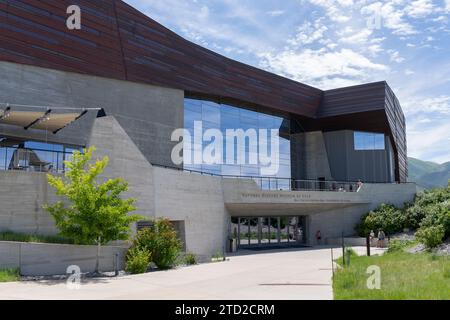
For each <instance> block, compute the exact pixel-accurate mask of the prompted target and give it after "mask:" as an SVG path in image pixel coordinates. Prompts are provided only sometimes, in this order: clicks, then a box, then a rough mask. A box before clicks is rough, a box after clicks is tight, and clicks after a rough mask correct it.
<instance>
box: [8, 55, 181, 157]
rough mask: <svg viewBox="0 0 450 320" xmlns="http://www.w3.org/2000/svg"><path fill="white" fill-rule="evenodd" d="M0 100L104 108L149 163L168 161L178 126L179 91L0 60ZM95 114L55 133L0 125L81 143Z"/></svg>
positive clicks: (31, 134) (13, 131) (44, 137)
mask: <svg viewBox="0 0 450 320" xmlns="http://www.w3.org/2000/svg"><path fill="white" fill-rule="evenodd" d="M0 75H1V77H0V102H2V103H11V104H22V105H40V106H50V107H73V108H96V107H100V108H104V109H105V112H106V114H107V115H112V116H114V117H115V118H116V119H117V121H118V122H119V123H120V124H121V126H122V128H123V129H124V130H125V132H127V134H128V135H129V137H130V138H131V140H133V142H134V143H135V144H136V146H137V147H138V148H139V149H140V150H141V152H142V154H144V156H145V157H146V158H147V160H149V161H150V162H151V163H157V164H163V165H173V163H172V161H171V159H170V155H171V151H172V148H173V146H174V145H175V144H176V142H172V141H170V136H171V134H172V132H173V130H175V129H178V128H183V124H184V92H183V91H182V90H175V89H169V88H162V87H156V86H151V85H145V84H139V83H134V82H131V81H120V80H114V79H107V78H100V77H94V76H88V75H81V74H77V73H71V72H63V71H56V70H52V69H45V68H39V67H33V66H27V65H21V64H15V63H9V62H3V61H0ZM95 116H96V113H95V112H94V113H88V115H87V116H85V117H83V118H81V119H80V120H78V121H76V122H75V123H74V124H71V125H70V126H68V127H67V128H65V129H63V130H61V131H60V132H58V134H56V135H53V134H47V133H46V132H45V131H42V130H33V129H31V130H24V129H23V128H19V127H14V126H8V125H1V124H0V135H1V134H5V135H8V134H9V135H11V136H17V137H24V138H32V139H39V140H42V141H47V140H48V141H53V142H60V143H67V144H74V145H80V146H84V145H86V144H87V143H88V139H89V137H90V132H91V129H92V123H93V120H94V119H93V117H94V118H95Z"/></svg>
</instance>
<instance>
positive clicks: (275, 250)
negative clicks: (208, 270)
mask: <svg viewBox="0 0 450 320" xmlns="http://www.w3.org/2000/svg"><path fill="white" fill-rule="evenodd" d="M339 248H341V247H340V246H334V245H323V246H296V247H272V248H271V247H264V248H262V249H258V250H255V249H254V248H252V249H249V248H246V249H240V250H239V251H237V252H233V253H228V254H227V257H238V256H247V255H256V254H267V253H282V252H294V251H317V250H325V249H339Z"/></svg>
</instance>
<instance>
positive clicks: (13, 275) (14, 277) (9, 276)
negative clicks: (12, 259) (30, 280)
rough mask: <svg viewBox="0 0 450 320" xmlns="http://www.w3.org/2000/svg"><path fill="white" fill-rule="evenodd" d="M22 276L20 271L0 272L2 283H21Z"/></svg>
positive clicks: (8, 270) (7, 270)
mask: <svg viewBox="0 0 450 320" xmlns="http://www.w3.org/2000/svg"><path fill="white" fill-rule="evenodd" d="M19 280H20V275H19V270H18V269H6V270H0V282H12V281H19Z"/></svg>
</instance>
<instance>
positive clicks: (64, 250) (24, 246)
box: [0, 241, 127, 276]
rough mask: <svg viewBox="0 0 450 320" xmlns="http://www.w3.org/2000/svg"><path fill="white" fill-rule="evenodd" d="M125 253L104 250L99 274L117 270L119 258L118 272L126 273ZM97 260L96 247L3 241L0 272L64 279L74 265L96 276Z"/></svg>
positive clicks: (112, 248)
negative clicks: (8, 269)
mask: <svg viewBox="0 0 450 320" xmlns="http://www.w3.org/2000/svg"><path fill="white" fill-rule="evenodd" d="M126 251H127V248H126V247H117V246H103V247H102V249H101V251H100V265H99V269H100V271H102V272H108V271H114V270H115V255H116V254H118V268H119V270H123V269H124V267H125V255H126ZM96 256H97V247H96V246H78V245H65V244H47V243H23V242H6V241H0V269H6V268H19V269H20V274H21V275H23V276H49V275H63V274H66V272H67V268H68V267H69V266H72V265H75V266H78V267H79V268H80V271H81V273H86V272H93V271H95V263H96Z"/></svg>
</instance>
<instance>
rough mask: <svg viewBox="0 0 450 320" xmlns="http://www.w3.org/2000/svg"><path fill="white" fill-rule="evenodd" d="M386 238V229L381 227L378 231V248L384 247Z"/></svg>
mask: <svg viewBox="0 0 450 320" xmlns="http://www.w3.org/2000/svg"><path fill="white" fill-rule="evenodd" d="M385 239H386V235H385V233H384V231H383V230H381V229H380V230H379V231H378V243H377V247H378V248H384V240H385Z"/></svg>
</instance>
